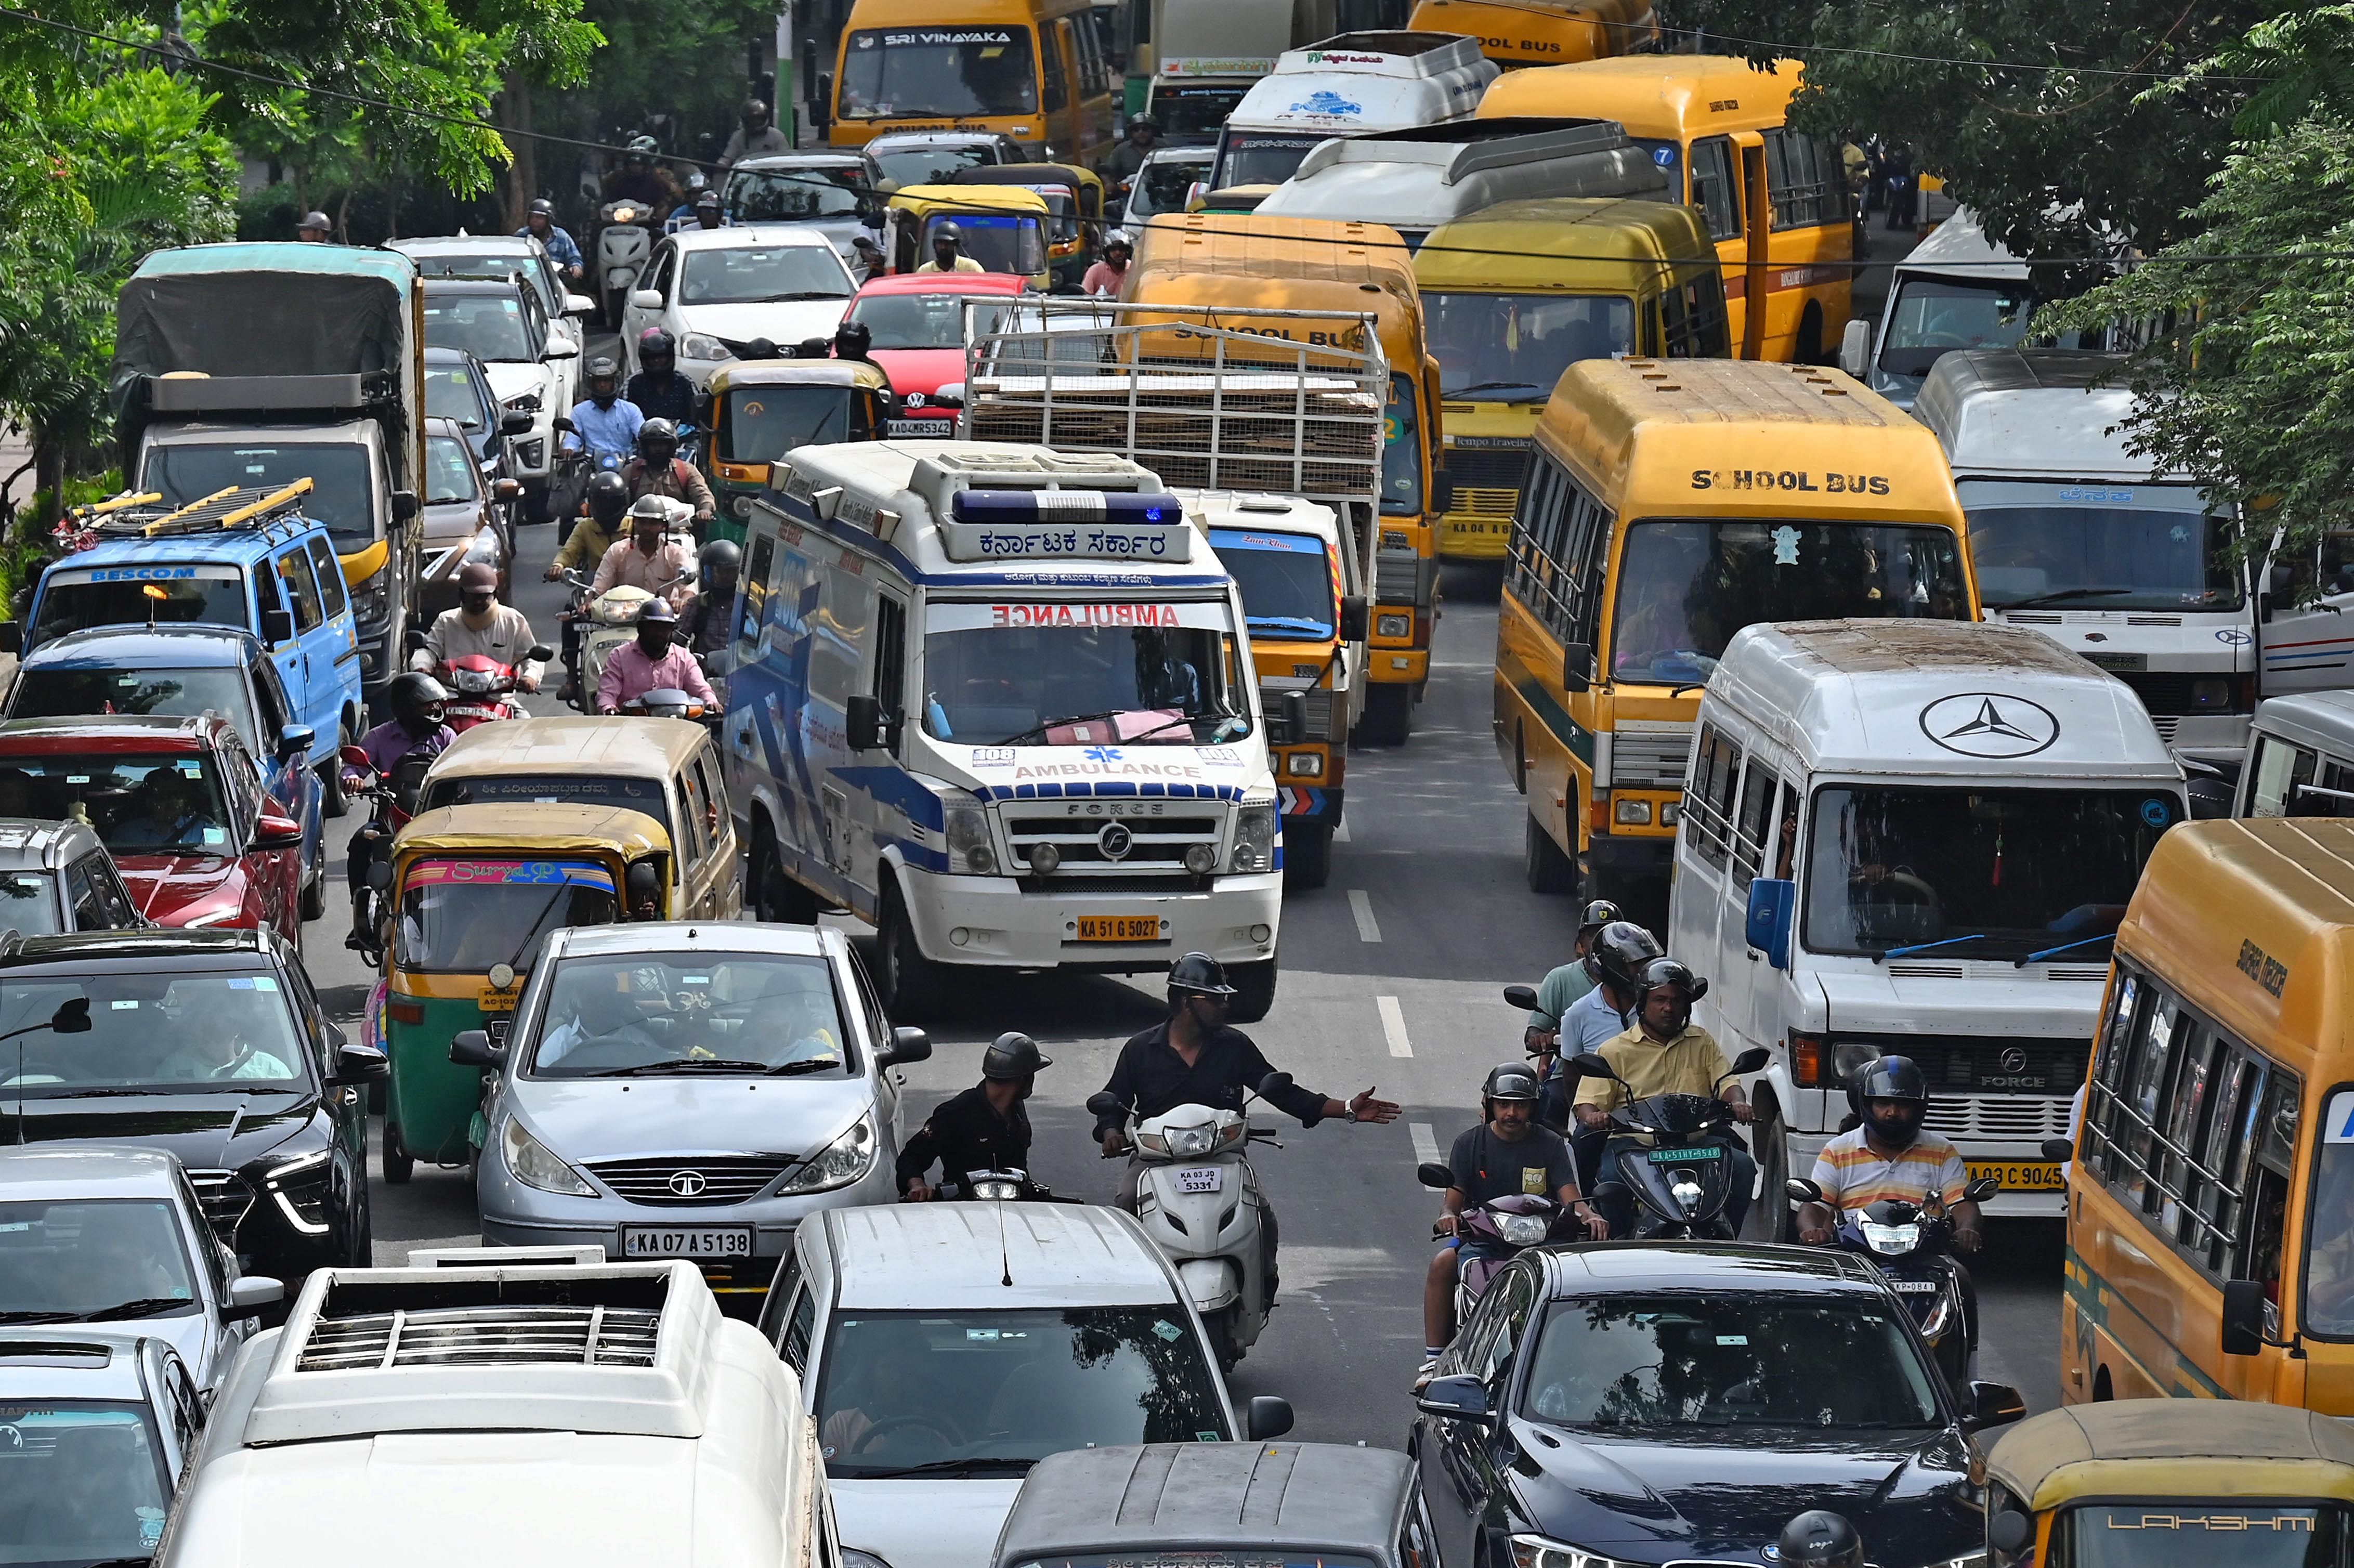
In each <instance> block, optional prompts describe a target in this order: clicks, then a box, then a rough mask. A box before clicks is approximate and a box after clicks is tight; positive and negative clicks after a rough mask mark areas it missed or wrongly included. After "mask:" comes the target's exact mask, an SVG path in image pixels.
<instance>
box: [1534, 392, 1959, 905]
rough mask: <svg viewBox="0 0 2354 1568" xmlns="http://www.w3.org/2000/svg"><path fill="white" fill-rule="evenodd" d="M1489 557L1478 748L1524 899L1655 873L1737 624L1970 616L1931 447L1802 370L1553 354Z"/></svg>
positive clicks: (1953, 528) (1891, 416)
mask: <svg viewBox="0 0 2354 1568" xmlns="http://www.w3.org/2000/svg"><path fill="white" fill-rule="evenodd" d="M1508 560H1509V565H1508V566H1507V567H1506V568H1505V576H1504V588H1503V598H1502V603H1501V606H1500V609H1499V612H1498V617H1497V637H1496V717H1495V728H1496V745H1497V747H1498V749H1499V750H1500V752H1501V753H1502V755H1503V758H1504V765H1505V767H1506V768H1508V769H1509V770H1510V772H1511V778H1512V781H1513V783H1514V784H1515V785H1517V786H1518V787H1519V789H1520V790H1521V792H1522V794H1523V795H1525V796H1526V797H1527V798H1528V828H1527V838H1526V843H1527V871H1528V880H1529V885H1530V886H1531V887H1532V889H1534V890H1535V891H1537V892H1539V893H1570V892H1575V891H1578V890H1579V889H1580V888H1581V887H1583V888H1585V889H1589V890H1593V889H1598V890H1600V891H1602V892H1605V893H1608V894H1610V895H1612V896H1617V895H1618V891H1617V890H1618V889H1619V888H1621V887H1623V886H1625V885H1627V884H1628V883H1629V882H1635V881H1649V880H1651V879H1656V878H1660V877H1664V876H1665V875H1666V874H1667V870H1668V864H1669V856H1670V852H1671V850H1672V848H1673V846H1674V842H1675V825H1676V817H1677V814H1678V803H1679V802H1680V801H1681V799H1682V792H1683V781H1684V769H1685V763H1686V758H1687V756H1688V754H1689V753H1690V751H1691V726H1692V723H1693V719H1694V716H1695V715H1696V714H1697V713H1698V712H1699V709H1700V693H1701V688H1702V685H1704V684H1705V683H1707V680H1708V677H1709V672H1710V671H1712V670H1713V669H1714V668H1715V667H1716V662H1717V660H1718V658H1719V657H1720V656H1721V655H1722V654H1723V652H1724V646H1725V644H1726V643H1727V642H1729V641H1732V639H1733V634H1734V632H1736V631H1738V630H1741V629H1742V628H1743V627H1744V626H1748V625H1752V624H1754V623H1755V622H1757V621H1761V620H1821V619H1826V618H1830V617H1838V616H1896V617H1906V618H1926V619H1932V620H1977V619H1978V589H1977V586H1976V582H1975V580H1974V579H1973V578H1972V577H1971V576H1970V569H1969V552H1968V550H1967V548H1966V547H1965V539H1964V524H1963V521H1962V508H1961V505H1960V503H1958V502H1957V501H1956V500H1955V498H1954V483H1953V480H1952V478H1951V477H1950V476H1949V474H1948V473H1947V471H1946V462H1945V458H1944V455H1943V453H1942V452H1941V451H1940V450H1939V449H1938V446H1937V441H1936V438H1935V437H1934V436H1932V435H1930V434H1929V432H1928V430H1927V429H1925V428H1924V427H1922V426H1920V425H1917V424H1915V423H1914V422H1913V420H1911V419H1910V418H1906V417H1905V415H1904V414H1903V411H1902V410H1900V409H1899V408H1897V407H1896V406H1895V405H1894V404H1893V403H1891V402H1889V401H1888V400H1887V399H1886V398H1884V397H1878V396H1876V395H1875V394H1873V393H1872V392H1870V391H1867V390H1866V389H1865V388H1864V387H1863V386H1862V385H1861V383H1859V382H1857V381H1855V380H1853V379H1851V378H1850V377H1849V376H1844V375H1842V374H1841V373H1840V372H1839V371H1837V370H1827V369H1818V368H1816V367H1813V366H1797V365H1756V364H1749V363H1744V362H1743V361H1740V360H1730V359H1649V358H1646V359H1620V360H1613V359H1587V360H1581V361H1579V362H1578V363H1577V364H1575V365H1573V366H1570V367H1569V369H1568V371H1567V373H1566V374H1564V376H1562V378H1561V384H1560V385H1559V386H1558V387H1555V388H1554V389H1553V397H1552V398H1551V399H1550V400H1549V401H1548V402H1547V403H1546V404H1545V408H1544V414H1543V418H1541V419H1540V420H1539V421H1538V424H1537V435H1536V450H1535V452H1534V453H1533V454H1532V457H1531V459H1530V463H1529V480H1528V486H1527V488H1526V490H1524V491H1523V492H1522V499H1521V509H1520V514H1519V515H1518V516H1517V517H1515V518H1514V519H1513V522H1512V533H1511V550H1510V554H1509V556H1508ZM1583 896H1589V897H1590V896H1593V893H1592V892H1591V891H1589V892H1586V893H1585V894H1584V895H1583Z"/></svg>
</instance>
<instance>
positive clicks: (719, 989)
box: [526, 952, 850, 1078]
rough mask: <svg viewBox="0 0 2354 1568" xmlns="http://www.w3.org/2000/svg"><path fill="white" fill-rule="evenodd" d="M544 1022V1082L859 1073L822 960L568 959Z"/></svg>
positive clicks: (535, 1060)
mask: <svg viewBox="0 0 2354 1568" xmlns="http://www.w3.org/2000/svg"><path fill="white" fill-rule="evenodd" d="M540 1017H541V1020H542V1022H541V1025H540V1028H539V1030H538V1043H537V1044H535V1046H534V1047H533V1049H532V1055H531V1061H530V1065H529V1066H528V1068H527V1069H526V1070H527V1071H528V1072H529V1073H530V1074H531V1075H533V1076H534V1077H540V1078H626V1077H640V1078H646V1077H668V1076H673V1075H679V1076H684V1075H688V1074H695V1073H703V1074H709V1073H718V1074H722V1075H726V1074H737V1075H747V1076H759V1075H773V1076H777V1077H817V1078H846V1077H848V1076H849V1075H850V1054H849V1052H850V1047H849V1037H850V1032H849V1030H848V1029H847V1028H845V1027H844V1026H843V1022H842V1010H841V1007H840V1005H839V1003H838V1001H837V1000H836V998H835V995H834V989H833V973H832V969H830V968H829V967H828V965H827V963H826V961H825V959H822V958H818V957H815V956H805V955H801V954H794V953H725V952H718V953H692V954H665V953H632V954H629V955H626V956H621V957H613V958H605V957H596V958H588V957H582V958H574V959H564V960H563V961H562V962H560V963H559V964H557V969H556V973H555V975H554V976H553V977H551V979H550V981H549V984H548V990H547V1004H546V1008H545V1009H544V1010H543V1011H542V1012H541V1014H540Z"/></svg>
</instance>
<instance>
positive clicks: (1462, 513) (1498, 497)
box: [1447, 485, 1521, 522]
mask: <svg viewBox="0 0 2354 1568" xmlns="http://www.w3.org/2000/svg"><path fill="white" fill-rule="evenodd" d="M1520 504H1521V493H1520V492H1519V491H1517V490H1466V489H1464V488H1463V487H1462V486H1460V485H1458V486H1456V489H1455V510H1453V511H1452V512H1449V513H1448V514H1447V515H1448V516H1449V517H1493V518H1497V519H1500V520H1502V521H1507V522H1509V521H1510V520H1511V515H1512V514H1513V512H1514V511H1515V510H1517V509H1518V508H1519V506H1520Z"/></svg>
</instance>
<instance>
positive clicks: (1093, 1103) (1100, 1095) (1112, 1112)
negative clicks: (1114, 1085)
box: [1087, 1089, 1124, 1116]
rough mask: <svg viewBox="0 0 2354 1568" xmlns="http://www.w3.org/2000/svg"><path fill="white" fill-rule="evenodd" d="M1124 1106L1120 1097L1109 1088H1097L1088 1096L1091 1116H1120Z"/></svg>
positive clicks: (1088, 1107) (1088, 1110) (1088, 1109)
mask: <svg viewBox="0 0 2354 1568" xmlns="http://www.w3.org/2000/svg"><path fill="white" fill-rule="evenodd" d="M1123 1108H1124V1107H1122V1106H1121V1105H1120V1103H1119V1096H1118V1095H1115V1094H1113V1093H1112V1092H1111V1091H1110V1090H1109V1089H1097V1091H1096V1092H1095V1093H1094V1094H1091V1095H1089V1096H1088V1097H1087V1114H1088V1115H1090V1116H1118V1115H1119V1114H1120V1112H1121V1110H1122V1109H1123Z"/></svg>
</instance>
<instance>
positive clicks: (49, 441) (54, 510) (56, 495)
mask: <svg viewBox="0 0 2354 1568" xmlns="http://www.w3.org/2000/svg"><path fill="white" fill-rule="evenodd" d="M33 489H34V490H35V492H37V493H38V495H39V497H40V503H41V504H40V509H39V512H38V514H37V515H36V516H35V517H34V518H33V524H34V526H36V527H37V528H40V529H42V530H43V531H45V532H46V531H47V530H48V527H49V526H50V524H54V523H55V522H57V520H58V518H60V517H63V516H64V515H65V514H66V507H65V499H66V449H65V443H64V442H62V441H60V440H57V439H56V438H55V437H53V436H51V435H50V434H49V433H48V431H47V430H41V429H36V430H35V431H34V432H33Z"/></svg>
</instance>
